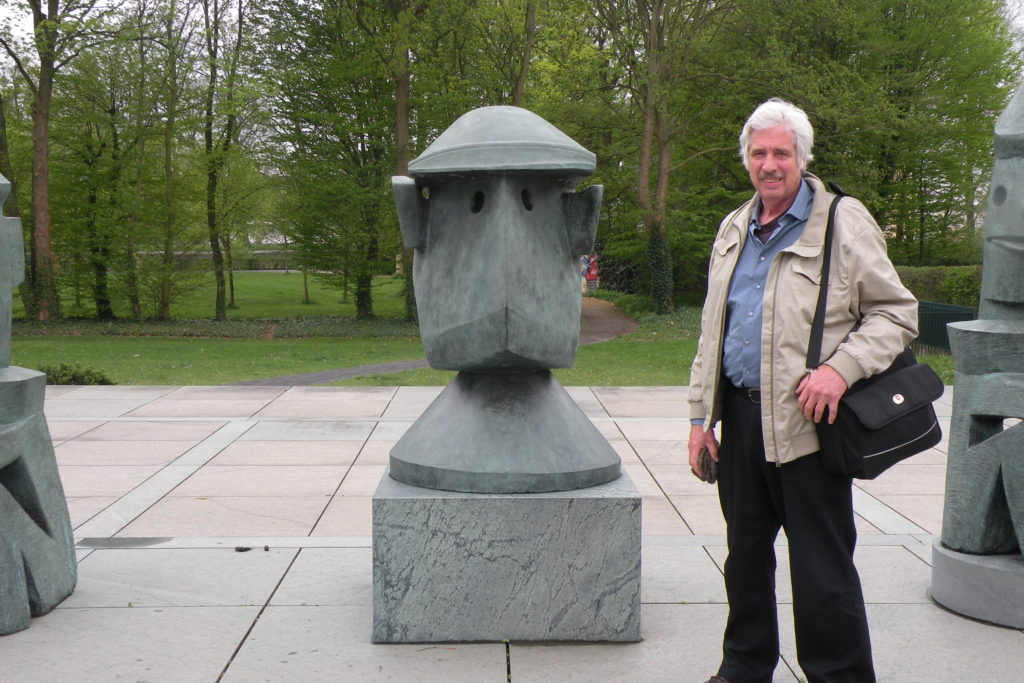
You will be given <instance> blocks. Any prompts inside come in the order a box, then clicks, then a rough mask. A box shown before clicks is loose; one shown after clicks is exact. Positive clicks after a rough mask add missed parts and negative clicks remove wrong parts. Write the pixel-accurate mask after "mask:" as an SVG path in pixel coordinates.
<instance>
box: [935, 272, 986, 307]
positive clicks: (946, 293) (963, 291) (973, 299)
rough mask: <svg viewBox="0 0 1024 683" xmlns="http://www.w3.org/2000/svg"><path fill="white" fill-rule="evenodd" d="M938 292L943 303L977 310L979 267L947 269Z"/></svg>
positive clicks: (979, 287) (979, 286) (979, 288)
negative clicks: (971, 307)
mask: <svg viewBox="0 0 1024 683" xmlns="http://www.w3.org/2000/svg"><path fill="white" fill-rule="evenodd" d="M939 291H940V292H941V293H942V299H941V300H940V301H942V302H944V303H950V304H956V305H958V306H973V307H975V308H977V307H978V304H979V302H980V300H981V266H958V267H953V268H947V269H946V277H944V278H943V279H942V282H941V283H940V285H939Z"/></svg>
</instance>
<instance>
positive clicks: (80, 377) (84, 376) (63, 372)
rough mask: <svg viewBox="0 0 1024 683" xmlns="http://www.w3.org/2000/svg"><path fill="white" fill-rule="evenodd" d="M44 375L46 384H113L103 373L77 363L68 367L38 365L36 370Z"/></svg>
mask: <svg viewBox="0 0 1024 683" xmlns="http://www.w3.org/2000/svg"><path fill="white" fill-rule="evenodd" d="M36 369H37V370H39V372H41V373H43V374H44V375H46V383H47V384H79V385H87V384H102V385H107V384H114V382H113V381H111V379H110V378H109V377H107V376H106V375H105V374H104V373H103V372H101V371H99V370H95V369H93V368H84V367H82V366H81V365H79V364H78V363H73V364H71V365H68V364H67V363H61V364H60V365H56V366H53V365H40V366H39V367H37V368H36Z"/></svg>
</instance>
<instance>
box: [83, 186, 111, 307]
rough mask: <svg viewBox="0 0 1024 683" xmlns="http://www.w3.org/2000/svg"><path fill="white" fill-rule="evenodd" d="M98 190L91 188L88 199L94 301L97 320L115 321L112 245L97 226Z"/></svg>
mask: <svg viewBox="0 0 1024 683" xmlns="http://www.w3.org/2000/svg"><path fill="white" fill-rule="evenodd" d="M97 199H98V198H97V189H96V187H90V188H89V198H88V206H89V208H88V211H89V217H88V223H87V226H86V227H87V234H88V236H89V265H90V266H91V268H92V300H93V304H94V305H95V306H96V318H97V320H113V319H114V317H115V316H114V308H113V306H112V305H111V302H110V285H109V277H108V276H109V272H110V271H109V268H108V265H107V264H108V262H109V261H110V245H109V244H108V243H107V239H106V236H105V235H103V234H101V231H100V228H99V226H98V225H97V224H96V213H97V208H96V205H97V203H98V202H97Z"/></svg>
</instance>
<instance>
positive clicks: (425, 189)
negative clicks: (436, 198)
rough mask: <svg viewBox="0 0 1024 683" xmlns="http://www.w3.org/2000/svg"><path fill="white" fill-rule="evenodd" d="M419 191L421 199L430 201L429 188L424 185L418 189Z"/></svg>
mask: <svg viewBox="0 0 1024 683" xmlns="http://www.w3.org/2000/svg"><path fill="white" fill-rule="evenodd" d="M419 190H420V196H421V197H423V198H424V199H430V188H429V187H427V186H425V185H424V186H423V187H421V188H419Z"/></svg>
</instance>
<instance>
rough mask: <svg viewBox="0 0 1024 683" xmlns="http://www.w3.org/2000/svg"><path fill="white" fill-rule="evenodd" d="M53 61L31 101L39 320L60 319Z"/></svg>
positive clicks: (47, 62)
mask: <svg viewBox="0 0 1024 683" xmlns="http://www.w3.org/2000/svg"><path fill="white" fill-rule="evenodd" d="M53 72H54V69H53V58H52V57H50V58H49V59H45V60H44V61H43V62H42V64H41V65H40V69H39V85H38V88H37V90H36V93H35V97H34V99H33V101H32V246H33V249H34V254H33V257H34V261H33V264H32V269H31V271H30V272H31V275H32V279H33V282H32V290H33V296H32V300H33V302H34V304H35V310H36V313H35V317H36V319H37V320H51V319H53V318H57V317H60V299H59V298H58V296H57V283H56V274H55V264H54V259H53V247H52V243H51V240H50V226H51V219H50V101H51V99H52V97H53Z"/></svg>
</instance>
